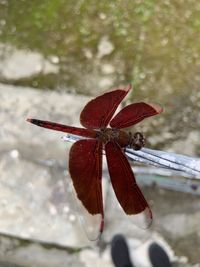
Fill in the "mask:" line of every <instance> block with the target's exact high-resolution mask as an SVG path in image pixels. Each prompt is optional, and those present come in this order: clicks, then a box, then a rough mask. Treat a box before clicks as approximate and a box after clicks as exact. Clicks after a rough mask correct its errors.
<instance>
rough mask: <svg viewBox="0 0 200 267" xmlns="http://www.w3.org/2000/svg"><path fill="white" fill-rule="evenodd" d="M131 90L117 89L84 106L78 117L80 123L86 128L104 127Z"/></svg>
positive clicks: (129, 87)
mask: <svg viewBox="0 0 200 267" xmlns="http://www.w3.org/2000/svg"><path fill="white" fill-rule="evenodd" d="M130 89H131V86H128V87H127V88H124V89H117V90H114V91H111V92H108V93H105V94H103V95H101V96H98V97H97V98H95V99H93V100H91V101H90V102H88V103H87V104H86V106H85V107H84V109H83V110H82V112H81V115H80V122H81V124H82V125H83V126H84V127H86V128H91V129H100V128H102V127H106V126H107V125H108V123H109V121H110V120H111V118H112V116H113V114H114V113H115V111H116V109H117V107H118V105H119V104H120V102H121V101H122V100H123V98H124V97H125V96H126V94H127V93H128V92H129V90H130Z"/></svg>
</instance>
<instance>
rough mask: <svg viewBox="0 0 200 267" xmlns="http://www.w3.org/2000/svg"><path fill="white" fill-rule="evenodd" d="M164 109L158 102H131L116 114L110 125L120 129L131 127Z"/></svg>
mask: <svg viewBox="0 0 200 267" xmlns="http://www.w3.org/2000/svg"><path fill="white" fill-rule="evenodd" d="M162 111H163V109H162V108H161V107H160V106H159V105H156V104H146V103H143V102H141V103H134V104H130V105H128V106H126V107H125V108H123V109H122V110H121V111H120V112H119V113H117V114H116V116H115V117H114V118H113V119H112V120H111V122H110V126H111V127H113V128H118V129H121V128H126V127H130V126H132V125H134V124H136V123H138V122H140V121H142V120H143V119H145V118H148V117H151V116H154V115H156V114H159V113H161V112H162Z"/></svg>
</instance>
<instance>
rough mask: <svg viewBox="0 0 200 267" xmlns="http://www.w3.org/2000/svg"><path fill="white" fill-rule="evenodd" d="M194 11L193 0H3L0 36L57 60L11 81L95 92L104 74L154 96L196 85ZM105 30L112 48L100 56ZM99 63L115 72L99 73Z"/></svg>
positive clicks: (198, 22)
mask: <svg viewBox="0 0 200 267" xmlns="http://www.w3.org/2000/svg"><path fill="white" fill-rule="evenodd" d="M199 11H200V4H199V1H198V0H190V1H179V0H165V1H158V0H136V1H129V0H123V1H120V0H116V1H107V0H102V1H95V0H77V1H74V0H51V1H49V0H43V1H40V0H33V1H27V0H19V1H15V0H11V1H8V0H2V1H1V2H0V12H1V15H0V17H1V23H0V32H1V34H0V41H1V42H4V43H8V44H12V45H13V46H15V47H18V48H25V49H30V50H34V51H39V52H40V53H41V54H43V55H44V56H45V57H47V58H48V57H50V56H52V55H55V56H57V57H58V59H59V63H58V64H59V67H60V71H59V73H58V74H57V75H53V78H50V77H49V75H45V74H40V75H38V76H35V77H30V78H29V79H25V80H18V81H12V83H15V84H22V85H30V86H35V87H39V88H40V87H41V88H49V87H50V88H52V89H58V88H65V86H66V87H68V88H76V90H77V92H82V93H85V94H86V93H90V94H93V93H94V94H95V91H94V92H93V90H94V87H95V90H98V88H99V80H101V78H105V77H106V78H109V79H110V80H111V82H110V83H111V86H114V85H118V84H127V83H129V82H132V83H133V85H134V86H135V91H136V96H139V95H141V94H144V93H145V95H150V94H151V96H155V95H156V97H157V99H159V98H160V97H161V96H162V98H163V90H164V91H165V95H166V96H168V97H169V96H170V95H171V94H172V93H174V92H179V91H180V90H183V89H186V90H187V89H188V88H191V87H192V88H194V87H197V84H198V83H199V75H198V71H197V69H199V64H200V57H199V55H200V46H199V43H200V34H199V33H200V16H199ZM105 36H106V37H107V39H108V40H109V42H110V43H111V44H112V45H113V47H114V49H113V51H112V52H111V53H110V54H108V55H105V56H103V57H101V58H98V57H97V54H98V44H99V42H100V41H101V39H102V38H103V37H105ZM88 53H89V55H90V56H88ZM104 64H111V65H112V66H113V67H114V71H113V72H112V73H111V74H105V73H104V72H102V66H103V65H104ZM55 76H56V77H55ZM91 77H92V78H91ZM95 81H96V82H95ZM4 82H10V81H4ZM138 88H139V89H140V90H137V89H138ZM105 89H106V88H105ZM143 92H144V93H143Z"/></svg>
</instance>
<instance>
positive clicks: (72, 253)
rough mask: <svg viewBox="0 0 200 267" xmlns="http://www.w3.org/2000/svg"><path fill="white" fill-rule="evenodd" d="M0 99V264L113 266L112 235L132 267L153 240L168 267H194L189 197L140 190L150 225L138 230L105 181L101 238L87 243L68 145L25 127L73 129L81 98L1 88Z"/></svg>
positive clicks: (195, 229) (196, 230)
mask: <svg viewBox="0 0 200 267" xmlns="http://www.w3.org/2000/svg"><path fill="white" fill-rule="evenodd" d="M0 99H1V104H0V123H1V128H0V140H1V141H0V174H1V179H0V218H1V220H0V233H1V236H0V266H2V267H3V266H4V267H5V266H7V267H8V266H10V267H11V266H12V267H14V266H38V267H39V266H43V267H45V266H52V267H56V266H76V267H78V266H85V267H90V266H105V267H106V266H107V267H109V266H110V267H111V266H113V265H112V263H111V258H110V247H109V244H110V241H111V239H112V237H113V235H114V234H116V233H123V234H124V235H125V236H127V238H128V241H129V243H130V246H131V248H132V250H131V251H132V254H131V256H132V258H133V259H134V261H135V262H137V266H141V267H148V266H150V265H149V263H148V257H147V256H146V255H147V247H148V244H149V242H152V241H157V242H160V243H162V244H163V245H164V246H165V247H166V250H167V251H168V253H169V255H170V258H171V259H172V261H173V262H174V266H184V267H186V266H187V267H192V266H193V267H194V266H195V267H197V266H200V265H198V263H200V256H199V255H200V241H199V240H200V226H199V221H200V212H199V210H200V199H199V197H198V196H193V195H190V194H184V193H177V192H172V191H166V190H163V189H158V188H143V191H144V192H145V195H146V197H147V199H148V200H149V203H150V205H151V207H152V210H153V213H154V224H153V226H152V227H151V228H150V229H149V230H145V231H144V230H140V229H138V228H137V227H135V226H134V225H133V224H131V223H130V222H129V220H128V219H127V218H126V216H124V214H123V212H122V211H121V209H120V208H119V206H118V204H117V202H116V200H115V198H114V196H113V193H112V190H111V188H110V185H109V183H108V182H107V179H105V181H104V185H105V192H106V225H105V232H104V234H103V238H102V240H101V242H100V244H97V243H95V242H90V241H88V239H87V238H86V236H85V234H84V231H83V229H82V227H81V226H80V223H79V221H78V219H77V214H76V212H75V207H74V201H73V200H72V194H71V187H70V186H69V184H70V179H69V176H68V172H67V159H68V151H69V148H70V144H66V143H64V142H63V141H62V140H61V136H62V133H59V132H53V131H48V130H46V129H42V128H39V127H36V126H34V125H31V124H29V123H27V122H26V118H28V117H34V118H40V119H46V120H51V121H56V122H61V123H66V124H69V125H79V122H78V118H79V113H80V111H81V109H82V107H83V106H84V104H85V103H86V102H87V101H88V98H87V97H85V96H81V95H70V94H64V93H57V92H50V91H36V90H33V89H31V88H22V87H20V88H19V87H14V86H9V85H3V84H1V85H0ZM106 177H107V174H106V170H105V178H106ZM36 255H37V256H36Z"/></svg>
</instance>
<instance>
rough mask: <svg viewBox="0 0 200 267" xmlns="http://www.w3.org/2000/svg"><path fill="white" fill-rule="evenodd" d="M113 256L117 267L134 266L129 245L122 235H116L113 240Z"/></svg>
mask: <svg viewBox="0 0 200 267" xmlns="http://www.w3.org/2000/svg"><path fill="white" fill-rule="evenodd" d="M111 257H112V261H113V263H114V265H115V267H134V265H133V264H132V263H131V260H130V255H129V249H128V245H127V243H126V240H125V238H124V237H123V236H122V235H115V236H114V237H113V239H112V241H111Z"/></svg>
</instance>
